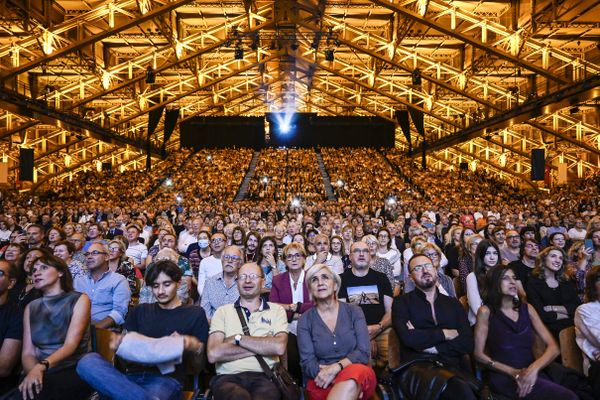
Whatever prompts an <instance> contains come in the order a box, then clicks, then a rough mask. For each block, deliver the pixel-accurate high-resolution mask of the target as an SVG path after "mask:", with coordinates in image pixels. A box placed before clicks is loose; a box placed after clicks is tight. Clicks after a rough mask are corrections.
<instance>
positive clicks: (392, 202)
mask: <svg viewBox="0 0 600 400" xmlns="http://www.w3.org/2000/svg"><path fill="white" fill-rule="evenodd" d="M387 203H388V204H389V205H390V206H391V205H394V204H396V198H395V197H393V196H392V197H388V199H387Z"/></svg>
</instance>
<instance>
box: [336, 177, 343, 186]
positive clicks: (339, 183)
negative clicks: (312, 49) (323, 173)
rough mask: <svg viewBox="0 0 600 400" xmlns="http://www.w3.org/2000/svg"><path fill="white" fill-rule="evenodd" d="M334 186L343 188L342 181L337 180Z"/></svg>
mask: <svg viewBox="0 0 600 400" xmlns="http://www.w3.org/2000/svg"><path fill="white" fill-rule="evenodd" d="M336 184H337V185H338V187H343V186H344V181H343V180H341V179H338V180H337V182H336Z"/></svg>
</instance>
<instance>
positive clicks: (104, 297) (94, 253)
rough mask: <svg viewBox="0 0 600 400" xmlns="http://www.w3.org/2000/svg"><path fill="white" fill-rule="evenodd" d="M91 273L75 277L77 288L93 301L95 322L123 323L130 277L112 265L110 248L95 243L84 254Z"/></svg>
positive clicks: (101, 324)
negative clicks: (115, 270)
mask: <svg viewBox="0 0 600 400" xmlns="http://www.w3.org/2000/svg"><path fill="white" fill-rule="evenodd" d="M84 255H85V259H86V265H87V267H88V273H87V274H86V275H83V276H79V277H78V278H77V279H76V280H75V284H74V286H75V290H77V291H79V292H81V293H85V294H87V295H88V297H89V298H90V300H91V302H92V323H93V324H94V325H95V326H96V327H98V328H110V327H113V326H119V325H123V323H124V322H125V316H126V315H127V309H128V307H129V301H130V300H131V292H130V291H129V285H128V284H127V279H125V277H124V276H123V275H121V274H118V273H116V272H112V271H110V270H109V269H108V248H107V246H106V245H104V244H102V243H93V244H92V245H91V246H90V247H89V249H88V251H87V252H86V253H85V254H84Z"/></svg>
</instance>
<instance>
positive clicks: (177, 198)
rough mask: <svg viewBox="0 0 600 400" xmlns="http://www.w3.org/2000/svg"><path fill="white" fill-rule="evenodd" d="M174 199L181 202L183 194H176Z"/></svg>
mask: <svg viewBox="0 0 600 400" xmlns="http://www.w3.org/2000/svg"><path fill="white" fill-rule="evenodd" d="M175 200H177V202H178V203H181V202H182V201H183V196H182V195H180V194H178V195H177V196H176V197H175Z"/></svg>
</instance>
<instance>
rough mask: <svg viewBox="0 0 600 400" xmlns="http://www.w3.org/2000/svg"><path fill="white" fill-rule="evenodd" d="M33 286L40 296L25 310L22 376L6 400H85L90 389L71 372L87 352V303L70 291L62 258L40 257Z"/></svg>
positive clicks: (35, 267) (71, 288)
mask: <svg viewBox="0 0 600 400" xmlns="http://www.w3.org/2000/svg"><path fill="white" fill-rule="evenodd" d="M32 276H33V284H34V286H35V288H36V289H37V290H39V291H40V292H41V293H42V297H41V298H38V299H36V300H34V301H32V302H31V303H29V305H28V306H27V307H26V308H25V312H24V315H23V352H22V355H21V363H22V365H23V371H24V373H25V377H24V379H23V380H22V381H21V383H20V384H19V386H18V388H16V389H14V390H13V391H11V392H9V394H8V395H7V397H5V399H7V400H17V399H18V400H21V399H35V400H38V399H39V400H42V399H61V398H64V396H65V393H68V394H69V398H70V399H74V400H84V399H86V398H87V397H88V396H89V395H90V394H91V393H92V389H91V388H90V387H89V386H88V385H87V384H86V383H85V382H84V381H83V380H81V379H80V378H79V376H78V375H77V373H76V372H75V366H76V364H77V361H78V360H79V359H80V358H81V357H82V356H83V355H84V354H85V353H86V352H87V349H88V339H89V325H90V308H91V307H90V300H89V298H88V297H87V296H86V295H85V294H81V293H79V292H76V291H74V290H73V283H72V278H71V273H70V272H69V268H68V267H67V264H65V262H64V261H63V260H62V259H59V258H58V257H55V256H53V255H50V254H49V253H44V254H43V255H42V256H41V257H39V258H38V259H37V260H36V261H35V262H34V264H33V267H32Z"/></svg>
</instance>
